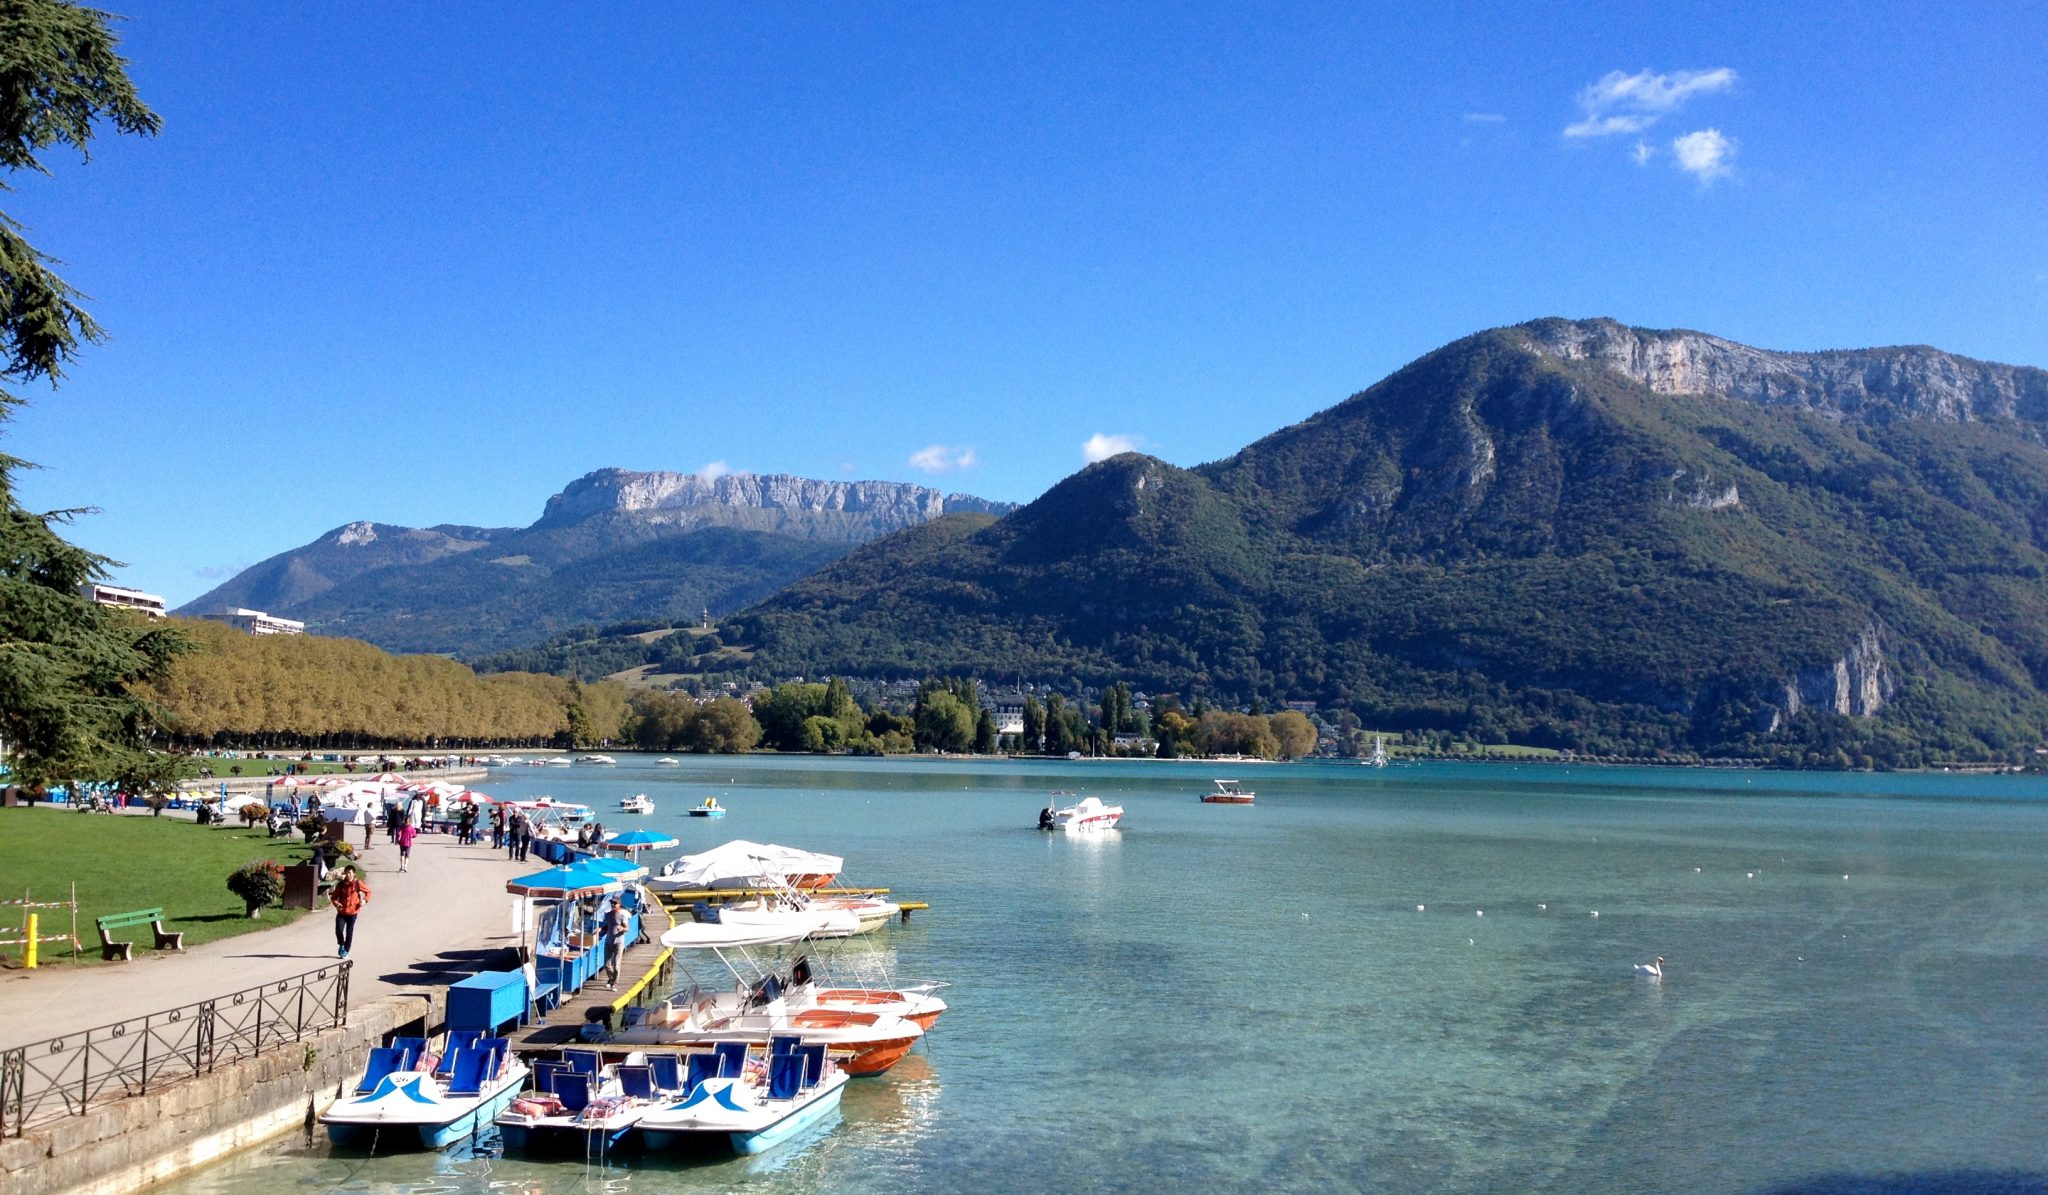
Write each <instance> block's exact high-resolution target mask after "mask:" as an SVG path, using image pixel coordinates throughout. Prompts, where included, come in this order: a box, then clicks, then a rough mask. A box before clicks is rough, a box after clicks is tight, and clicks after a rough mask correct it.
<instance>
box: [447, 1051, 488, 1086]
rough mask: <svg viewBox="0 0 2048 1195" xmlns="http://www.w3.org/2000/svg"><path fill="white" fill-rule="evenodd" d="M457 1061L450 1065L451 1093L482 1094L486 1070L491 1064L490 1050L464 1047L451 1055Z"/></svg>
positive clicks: (449, 1080) (449, 1081)
mask: <svg viewBox="0 0 2048 1195" xmlns="http://www.w3.org/2000/svg"><path fill="white" fill-rule="evenodd" d="M449 1057H451V1058H453V1059H454V1060H455V1061H454V1062H453V1063H452V1064H450V1066H449V1067H448V1094H449V1095H482V1094H483V1090H484V1081H485V1077H486V1076H485V1074H484V1071H485V1069H486V1068H487V1067H489V1066H490V1064H491V1052H490V1051H489V1050H477V1049H468V1048H462V1049H457V1050H455V1051H454V1052H453V1053H451V1054H450V1055H449Z"/></svg>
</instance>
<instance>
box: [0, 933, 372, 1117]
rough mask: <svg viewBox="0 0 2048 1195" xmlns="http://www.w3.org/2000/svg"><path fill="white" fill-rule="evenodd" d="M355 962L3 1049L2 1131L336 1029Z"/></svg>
mask: <svg viewBox="0 0 2048 1195" xmlns="http://www.w3.org/2000/svg"><path fill="white" fill-rule="evenodd" d="M350 965H351V964H350V963H349V962H348V961H347V960H340V961H337V962H334V963H330V964H328V965H327V966H325V967H321V968H320V969H318V970H315V971H308V972H306V973H305V974H303V975H295V976H292V977H291V978H289V979H280V980H276V981H274V982H272V983H266V984H264V985H263V986H261V987H254V988H245V989H243V990H242V991H239V992H233V993H230V994H229V995H226V996H216V997H215V998H213V999H211V1000H202V1001H200V1002H199V1003H197V1004H188V1005H185V1006H184V1007H182V1008H173V1009H170V1010H169V1011H167V1012H154V1013H150V1014H149V1015H148V1016H142V1017H135V1018H132V1019H130V1020H126V1021H119V1022H116V1023H115V1024H112V1025H102V1026H101V1027H99V1028H97V1029H87V1030H85V1031H83V1032H80V1033H67V1034H65V1035H64V1036H63V1037H53V1038H50V1039H49V1040H47V1041H39V1042H34V1043H32V1044H30V1045H26V1046H14V1047H11V1048H9V1049H7V1050H4V1051H0V1137H19V1136H21V1135H22V1133H23V1132H24V1131H26V1130H28V1129H32V1128H35V1127H37V1126H40V1125H44V1124H48V1123H51V1122H52V1121H57V1120H62V1119H63V1118H64V1117H67V1116H76V1115H78V1114H80V1113H82V1112H84V1111H85V1110H86V1109H87V1108H90V1107H92V1106H93V1105H94V1104H99V1103H105V1102H107V1101H110V1100H118V1099H122V1098H125V1097H127V1096H131V1095H141V1094H143V1093H145V1092H148V1091H150V1090H152V1089H154V1088H159V1087H164V1086H167V1085H169V1084H172V1083H176V1082H178V1081H180V1080H182V1079H189V1078H192V1077H193V1076H195V1075H203V1074H206V1073H208V1072H209V1071H212V1070H213V1069H214V1068H215V1067H217V1066H221V1065H225V1064H227V1063H232V1062H237V1061H239V1060H241V1059H244V1058H253V1057H255V1056H256V1055H258V1054H261V1053H263V1052H264V1051H265V1050H273V1049H276V1048H277V1047H279V1046H284V1045H290V1044H291V1043H293V1042H296V1041H300V1040H302V1039H304V1038H305V1037H306V1035H307V1034H310V1033H318V1032H319V1031H321V1030H323V1029H331V1028H334V1027H335V1026H337V1025H340V1024H342V1023H343V1022H344V1021H346V1020H347V1019H348V973H349V967H350Z"/></svg>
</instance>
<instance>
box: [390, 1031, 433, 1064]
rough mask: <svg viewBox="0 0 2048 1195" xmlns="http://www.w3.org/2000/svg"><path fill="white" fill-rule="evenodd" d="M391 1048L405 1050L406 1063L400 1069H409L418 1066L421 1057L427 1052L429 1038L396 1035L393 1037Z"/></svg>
mask: <svg viewBox="0 0 2048 1195" xmlns="http://www.w3.org/2000/svg"><path fill="white" fill-rule="evenodd" d="M391 1048H392V1049H394V1050H404V1051H405V1064H404V1065H403V1066H400V1067H399V1068H398V1069H399V1070H402V1071H409V1070H411V1069H412V1068H413V1067H415V1066H418V1065H419V1061H420V1058H421V1057H423V1056H424V1055H425V1054H426V1052H427V1039H426V1038H424V1037H394V1038H392V1039H391Z"/></svg>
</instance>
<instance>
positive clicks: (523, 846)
mask: <svg viewBox="0 0 2048 1195" xmlns="http://www.w3.org/2000/svg"><path fill="white" fill-rule="evenodd" d="M512 824H513V825H514V826H517V827H518V829H519V861H520V862H521V863H524V862H526V852H527V851H529V850H531V849H533V823H532V822H531V821H529V820H528V819H527V817H526V815H525V814H520V815H519V816H518V817H516V818H514V819H513V822H512Z"/></svg>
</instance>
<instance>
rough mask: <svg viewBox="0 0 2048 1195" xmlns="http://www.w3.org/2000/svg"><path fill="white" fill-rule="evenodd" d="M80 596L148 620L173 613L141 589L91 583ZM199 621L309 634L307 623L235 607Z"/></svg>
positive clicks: (256, 630) (251, 631)
mask: <svg viewBox="0 0 2048 1195" xmlns="http://www.w3.org/2000/svg"><path fill="white" fill-rule="evenodd" d="M78 592H79V593H80V594H81V595H83V596H84V597H85V599H86V600H87V601H90V602H96V603H98V604H99V605H102V606H112V607H114V608H116V609H119V610H133V611H135V612H137V613H139V614H141V615H143V616H145V617H147V618H167V617H169V612H168V611H166V610H165V609H164V599H163V598H162V597H160V596H158V595H157V594H154V593H144V592H143V591H141V590H140V589H127V588H124V587H122V586H119V585H103V584H101V583H99V582H97V581H88V582H86V583H85V584H83V585H81V586H79V587H78ZM199 617H201V618H204V619H209V620H211V621H213V622H224V623H226V624H228V625H229V626H231V627H234V628H236V629H237V630H241V631H246V632H247V633H249V634H251V635H303V634H305V633H306V624H305V623H303V622H299V621H297V620H296V619H291V618H279V617H277V616H276V615H274V614H266V613H264V612H263V611H261V610H244V609H242V608H240V607H235V608H232V609H227V610H222V611H219V612H218V613H214V614H202V615H200V616H199Z"/></svg>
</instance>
